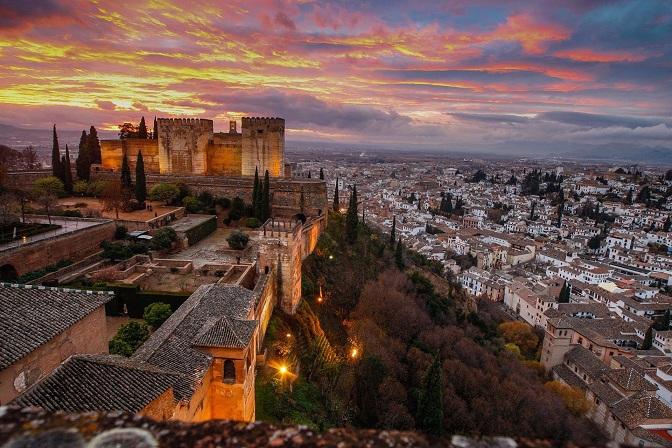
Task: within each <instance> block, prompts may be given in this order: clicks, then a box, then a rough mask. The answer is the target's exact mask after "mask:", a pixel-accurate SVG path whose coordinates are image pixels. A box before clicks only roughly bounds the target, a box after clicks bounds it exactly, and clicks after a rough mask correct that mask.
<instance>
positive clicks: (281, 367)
mask: <svg viewBox="0 0 672 448" xmlns="http://www.w3.org/2000/svg"><path fill="white" fill-rule="evenodd" d="M278 372H280V375H287V366H284V365H283V366H280V368H279V369H278Z"/></svg>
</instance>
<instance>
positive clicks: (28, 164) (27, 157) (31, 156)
mask: <svg viewBox="0 0 672 448" xmlns="http://www.w3.org/2000/svg"><path fill="white" fill-rule="evenodd" d="M21 158H22V159H23V167H24V168H25V169H27V170H34V169H35V168H39V167H40V161H39V160H38V158H37V152H36V151H35V148H34V147H33V145H28V146H26V149H24V150H23V151H21Z"/></svg>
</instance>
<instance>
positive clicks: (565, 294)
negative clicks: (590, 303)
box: [558, 282, 570, 303]
mask: <svg viewBox="0 0 672 448" xmlns="http://www.w3.org/2000/svg"><path fill="white" fill-rule="evenodd" d="M569 295H570V288H569V285H568V284H567V282H564V283H563V284H562V288H561V289H560V294H559V296H558V303H569Z"/></svg>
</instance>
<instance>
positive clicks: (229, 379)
mask: <svg viewBox="0 0 672 448" xmlns="http://www.w3.org/2000/svg"><path fill="white" fill-rule="evenodd" d="M223 379H224V382H225V383H235V382H236V366H235V364H234V363H233V361H232V360H230V359H227V360H225V361H224V375H223Z"/></svg>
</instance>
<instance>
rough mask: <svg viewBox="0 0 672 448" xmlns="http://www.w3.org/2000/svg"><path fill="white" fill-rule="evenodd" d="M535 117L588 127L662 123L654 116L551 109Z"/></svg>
mask: <svg viewBox="0 0 672 448" xmlns="http://www.w3.org/2000/svg"><path fill="white" fill-rule="evenodd" d="M537 118H538V119H540V120H545V121H555V122H557V123H564V124H571V125H575V126H584V127H588V128H609V127H623V128H628V129H635V128H640V127H652V126H656V125H658V124H661V123H663V121H662V120H658V119H655V118H640V117H625V116H618V115H603V114H589V113H583V112H569V111H551V112H542V113H539V114H537Z"/></svg>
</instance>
